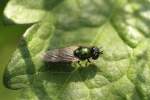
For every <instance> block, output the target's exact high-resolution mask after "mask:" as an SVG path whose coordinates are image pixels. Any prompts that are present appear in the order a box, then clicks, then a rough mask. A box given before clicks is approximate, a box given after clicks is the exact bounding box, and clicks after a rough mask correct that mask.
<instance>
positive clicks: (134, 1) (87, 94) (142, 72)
mask: <svg viewBox="0 0 150 100" xmlns="http://www.w3.org/2000/svg"><path fill="white" fill-rule="evenodd" d="M149 5H150V1H149V0H36V2H35V0H10V1H9V2H8V4H7V6H6V8H5V10H4V15H5V17H6V18H7V19H8V20H7V22H13V23H15V24H32V25H31V27H29V28H28V29H27V30H26V32H25V33H24V35H23V36H22V39H21V41H20V43H19V46H18V47H17V48H16V51H15V52H14V54H13V55H12V58H11V59H10V62H9V64H8V66H7V68H6V70H5V74H4V83H5V85H6V86H7V87H8V88H10V89H21V90H22V91H23V93H22V95H21V97H20V98H22V99H23V100H149V99H150V91H149V90H150V63H149V62H150V45H149V43H150V39H149V37H150V6H149ZM72 45H87V46H92V45H94V46H98V47H102V48H103V51H104V54H103V55H102V56H101V57H100V58H99V59H98V60H96V61H93V62H92V63H91V64H89V65H88V66H85V67H79V65H78V64H76V63H67V64H66V63H56V64H54V63H45V62H44V61H43V60H42V58H41V55H42V54H43V53H44V52H45V51H47V50H48V49H55V48H63V47H68V46H72ZM83 65H84V64H83ZM77 67H79V68H78V69H77V70H76V68H77ZM20 98H19V100H20Z"/></svg>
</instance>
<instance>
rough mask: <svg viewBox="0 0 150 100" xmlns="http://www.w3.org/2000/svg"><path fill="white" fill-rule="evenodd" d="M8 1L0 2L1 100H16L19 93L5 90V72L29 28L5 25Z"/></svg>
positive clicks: (0, 0)
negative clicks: (4, 12)
mask: <svg viewBox="0 0 150 100" xmlns="http://www.w3.org/2000/svg"><path fill="white" fill-rule="evenodd" d="M7 1H8V0H0V100H16V97H17V95H19V91H16V90H10V89H7V88H5V86H4V85H3V72H4V69H5V66H6V65H7V64H8V62H9V59H10V57H11V55H12V53H13V52H14V50H15V48H16V46H17V44H18V42H19V40H20V37H21V35H22V33H24V31H25V30H26V28H27V26H23V25H14V24H6V23H5V21H4V16H3V10H4V7H5V5H6V4H7Z"/></svg>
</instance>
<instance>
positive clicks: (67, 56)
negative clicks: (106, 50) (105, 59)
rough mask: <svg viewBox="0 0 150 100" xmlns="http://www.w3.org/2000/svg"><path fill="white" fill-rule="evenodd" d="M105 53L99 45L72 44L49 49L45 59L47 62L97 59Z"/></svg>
mask: <svg viewBox="0 0 150 100" xmlns="http://www.w3.org/2000/svg"><path fill="white" fill-rule="evenodd" d="M101 54H103V51H100V49H99V48H97V47H83V46H70V47H66V48H61V49H54V50H49V51H47V52H46V53H45V54H44V56H43V59H44V61H46V62H74V61H80V60H82V61H84V60H88V61H89V62H90V59H93V60H96V59H98V57H99V56H100V55H101Z"/></svg>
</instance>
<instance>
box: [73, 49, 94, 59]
mask: <svg viewBox="0 0 150 100" xmlns="http://www.w3.org/2000/svg"><path fill="white" fill-rule="evenodd" d="M74 56H75V57H77V58H79V60H86V59H88V58H90V57H91V50H90V48H87V47H79V48H77V49H76V50H75V51H74Z"/></svg>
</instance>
